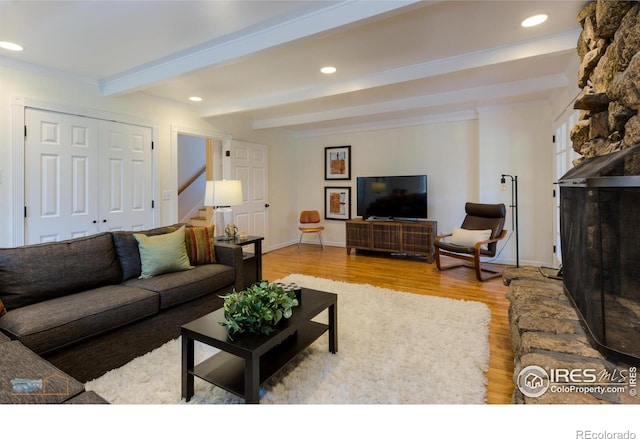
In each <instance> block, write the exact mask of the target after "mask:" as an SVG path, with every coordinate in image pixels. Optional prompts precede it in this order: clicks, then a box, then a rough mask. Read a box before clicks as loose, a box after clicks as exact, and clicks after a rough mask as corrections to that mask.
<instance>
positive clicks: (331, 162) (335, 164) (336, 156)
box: [324, 145, 351, 180]
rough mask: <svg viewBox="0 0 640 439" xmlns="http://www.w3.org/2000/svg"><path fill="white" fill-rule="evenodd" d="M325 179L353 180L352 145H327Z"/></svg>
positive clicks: (325, 151)
mask: <svg viewBox="0 0 640 439" xmlns="http://www.w3.org/2000/svg"><path fill="white" fill-rule="evenodd" d="M324 179H325V180H351V145H349V146H327V147H325V149H324Z"/></svg>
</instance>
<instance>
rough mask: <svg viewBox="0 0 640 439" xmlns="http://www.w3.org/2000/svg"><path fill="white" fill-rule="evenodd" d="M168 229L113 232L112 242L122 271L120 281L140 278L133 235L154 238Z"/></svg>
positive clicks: (136, 245)
mask: <svg viewBox="0 0 640 439" xmlns="http://www.w3.org/2000/svg"><path fill="white" fill-rule="evenodd" d="M169 231H170V230H169V227H158V228H156V229H151V230H145V231H133V232H131V231H127V232H124V231H115V232H113V242H114V244H115V247H116V252H117V254H118V259H119V260H120V267H121V269H122V280H123V281H125V280H129V279H136V278H138V277H139V276H140V272H141V267H140V250H139V249H138V241H136V238H134V237H133V234H134V233H144V234H145V235H147V236H156V235H162V234H164V233H168V232H169Z"/></svg>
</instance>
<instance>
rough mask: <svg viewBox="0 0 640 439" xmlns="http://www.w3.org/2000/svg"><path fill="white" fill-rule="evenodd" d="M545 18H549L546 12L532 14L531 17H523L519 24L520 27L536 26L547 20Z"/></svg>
mask: <svg viewBox="0 0 640 439" xmlns="http://www.w3.org/2000/svg"><path fill="white" fill-rule="evenodd" d="M547 18H549V16H548V15H547V14H538V15H532V16H531V17H529V18H525V19H524V20H522V23H520V25H521V26H522V27H533V26H537V25H539V24H542V23H544V22H545V21H547Z"/></svg>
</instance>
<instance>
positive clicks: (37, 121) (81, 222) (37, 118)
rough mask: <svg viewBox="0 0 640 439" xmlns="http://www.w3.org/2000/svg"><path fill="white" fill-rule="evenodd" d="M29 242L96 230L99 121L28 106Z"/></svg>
mask: <svg viewBox="0 0 640 439" xmlns="http://www.w3.org/2000/svg"><path fill="white" fill-rule="evenodd" d="M25 123H26V125H27V130H26V137H25V159H26V169H25V210H26V212H25V244H36V243H40V242H51V241H61V240H64V239H71V238H76V237H81V236H88V235H91V234H94V233H96V232H98V230H99V225H98V218H99V212H98V210H99V207H98V196H97V193H98V181H97V178H96V176H97V174H98V142H99V135H98V121H97V120H95V119H90V118H85V117H79V116H73V115H68V114H62V113H55V112H50V111H42V110H35V109H30V108H28V109H26V110H25Z"/></svg>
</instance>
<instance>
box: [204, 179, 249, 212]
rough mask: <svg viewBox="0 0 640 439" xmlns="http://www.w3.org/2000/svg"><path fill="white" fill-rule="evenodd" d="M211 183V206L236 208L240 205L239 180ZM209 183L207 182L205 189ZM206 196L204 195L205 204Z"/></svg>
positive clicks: (240, 186) (240, 187)
mask: <svg viewBox="0 0 640 439" xmlns="http://www.w3.org/2000/svg"><path fill="white" fill-rule="evenodd" d="M211 183H213V202H212V203H213V204H211V206H218V207H219V206H236V205H238V204H242V201H243V199H242V183H241V182H240V180H216V181H213V182H211ZM208 187H209V182H207V189H208ZM206 201H207V194H206V193H205V204H206Z"/></svg>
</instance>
